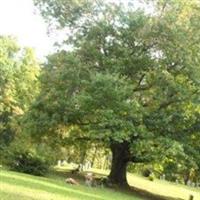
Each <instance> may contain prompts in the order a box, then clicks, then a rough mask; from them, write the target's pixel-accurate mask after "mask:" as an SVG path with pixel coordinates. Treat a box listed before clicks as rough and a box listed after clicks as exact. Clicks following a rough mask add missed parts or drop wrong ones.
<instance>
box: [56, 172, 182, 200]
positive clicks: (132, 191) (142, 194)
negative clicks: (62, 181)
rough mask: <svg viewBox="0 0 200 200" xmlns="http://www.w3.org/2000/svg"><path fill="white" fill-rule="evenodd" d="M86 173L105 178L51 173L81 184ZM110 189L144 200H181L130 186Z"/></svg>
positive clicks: (82, 174) (100, 174) (80, 174)
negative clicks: (72, 179) (78, 181)
mask: <svg viewBox="0 0 200 200" xmlns="http://www.w3.org/2000/svg"><path fill="white" fill-rule="evenodd" d="M87 172H92V173H93V174H95V175H96V176H101V177H106V176H105V174H102V173H99V172H98V173H97V172H95V173H94V172H93V171H85V172H84V173H77V174H71V171H70V170H63V169H61V170H60V169H56V170H55V171H53V172H52V173H53V174H54V175H55V176H56V177H63V176H66V177H69V176H71V177H73V178H75V179H76V180H80V181H81V182H83V181H84V175H85V173H87ZM110 189H113V190H114V191H117V192H122V193H125V194H128V195H134V196H135V197H138V198H142V199H146V200H183V199H181V198H173V197H169V196H161V195H156V194H154V193H151V192H148V191H146V190H142V189H139V188H136V187H132V186H129V187H128V188H123V189H121V188H110Z"/></svg>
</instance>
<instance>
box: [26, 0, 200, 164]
mask: <svg viewBox="0 0 200 200" xmlns="http://www.w3.org/2000/svg"><path fill="white" fill-rule="evenodd" d="M68 2H69V1H67V0H66V1H65V0H61V1H58V2H57V1H54V0H52V1H46V0H37V1H36V4H37V5H39V7H40V10H41V12H42V14H43V15H44V16H45V18H46V19H54V20H55V21H56V25H58V27H59V28H69V29H70V30H71V31H72V34H71V35H70V36H69V37H68V38H67V39H66V41H64V42H63V45H64V44H66V43H67V44H70V45H71V46H72V47H73V48H72V50H71V52H67V51H64V50H62V51H60V52H58V53H56V54H54V55H51V56H49V58H48V63H47V64H46V67H45V68H44V70H43V73H42V76H41V79H40V80H41V88H42V91H41V93H40V95H39V96H38V98H37V100H36V102H35V103H34V104H33V105H32V107H31V109H30V112H29V114H28V115H27V119H28V123H27V127H28V129H29V130H30V132H31V133H32V135H33V136H39V137H49V138H50V137H51V138H52V136H53V138H55V137H57V138H58V137H60V139H61V140H62V139H63V135H62V134H59V133H60V131H59V130H63V127H64V129H65V138H67V137H68V138H70V136H73V137H74V141H75V138H76V139H77V140H78V139H80V132H81V139H83V138H85V139H88V140H91V141H97V140H99V141H101V142H102V143H104V144H105V145H107V146H112V147H113V148H112V150H113V149H115V148H118V147H123V148H122V149H123V150H124V152H125V154H126V155H123V156H119V157H123V158H124V159H123V161H124V163H125V164H126V163H127V162H128V161H133V162H135V163H137V162H154V161H155V160H156V159H157V160H158V159H161V160H162V161H163V160H164V157H166V155H167V156H169V157H170V155H171V157H170V158H167V159H168V161H169V160H170V159H172V160H173V161H175V160H176V159H177V160H176V162H183V161H182V160H183V158H184V157H185V158H186V157H187V155H189V151H188V150H187V149H189V148H187V145H188V144H191V143H193V139H192V138H193V137H195V138H196V139H197V140H198V141H199V137H198V135H199V131H200V130H199V126H196V124H198V122H199V114H200V109H199V88H200V83H199V80H198V77H199V76H200V68H199V66H200V57H199V51H200V43H199V42H200V38H199V37H200V28H199V24H198V23H197V22H198V21H199V20H200V14H199V13H200V10H199V9H200V6H199V2H198V1H196V0H194V1H192V2H191V3H189V2H188V1H184V3H183V2H182V1H179V0H177V1H149V3H152V2H154V3H155V4H152V6H153V7H154V11H155V13H154V14H153V15H148V14H147V13H145V12H143V11H139V10H137V11H135V10H134V9H133V8H132V7H130V9H127V8H126V7H124V6H123V5H122V4H121V5H120V6H119V5H118V4H115V3H112V4H110V3H107V2H106V1H105V2H104V1H94V2H93V1H76V3H75V2H73V1H70V2H71V3H72V4H68ZM80 5H81V6H83V9H81V6H80ZM86 5H87V6H86ZM65 11H68V12H65ZM69 16H70V17H69ZM71 127H77V129H76V130H77V132H76V134H74V129H73V128H71ZM194 127H195V128H194ZM72 130H73V131H72ZM79 130H81V131H79ZM72 132H73V134H72ZM60 135H62V136H60ZM58 140H59V138H58ZM114 144H115V148H114ZM192 149H193V150H190V152H193V153H192V155H190V156H191V157H192V160H194V162H195V164H197V162H198V159H197V156H196V155H197V153H199V148H197V146H196V145H193V146H192ZM114 152H117V151H115V150H113V153H114ZM194 152H196V153H194ZM161 156H162V158H161ZM175 157H176V159H175ZM119 159H121V158H119ZM168 161H167V162H168Z"/></svg>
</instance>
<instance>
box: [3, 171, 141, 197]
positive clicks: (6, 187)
mask: <svg viewBox="0 0 200 200" xmlns="http://www.w3.org/2000/svg"><path fill="white" fill-rule="evenodd" d="M0 200H142V198H139V197H135V196H134V195H128V194H123V193H120V192H117V191H114V190H111V189H105V188H89V187H86V186H72V185H68V184H66V183H64V181H62V180H54V179H50V178H41V177H36V176H31V175H26V174H22V173H16V172H10V171H5V170H0Z"/></svg>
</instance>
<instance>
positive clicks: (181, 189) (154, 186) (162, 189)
mask: <svg viewBox="0 0 200 200" xmlns="http://www.w3.org/2000/svg"><path fill="white" fill-rule="evenodd" d="M94 171H95V172H96V173H101V174H108V173H109V172H108V171H103V170H99V169H94ZM128 182H129V184H130V185H131V186H133V187H136V188H138V189H142V190H145V191H148V192H150V193H153V194H156V195H160V196H167V197H173V198H180V199H184V200H188V199H189V196H190V195H193V196H194V200H200V189H199V188H198V189H197V188H193V187H189V186H185V185H180V184H176V183H172V182H168V181H161V180H157V179H155V180H154V181H153V182H152V181H149V180H148V179H147V178H144V177H142V176H139V175H137V174H130V173H129V174H128Z"/></svg>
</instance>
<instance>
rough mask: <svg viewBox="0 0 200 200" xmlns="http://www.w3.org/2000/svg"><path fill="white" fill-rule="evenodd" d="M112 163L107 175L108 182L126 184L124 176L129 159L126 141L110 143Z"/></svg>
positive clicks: (124, 185)
mask: <svg viewBox="0 0 200 200" xmlns="http://www.w3.org/2000/svg"><path fill="white" fill-rule="evenodd" d="M111 151H112V164H111V171H110V174H109V176H108V178H109V182H110V183H111V184H113V185H118V186H123V187H126V186H128V182H127V178H126V167H127V164H128V161H129V157H130V152H129V146H128V144H127V143H126V142H123V143H112V144H111Z"/></svg>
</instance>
